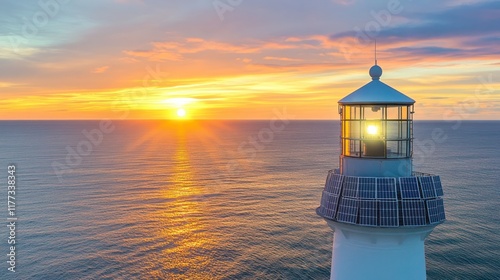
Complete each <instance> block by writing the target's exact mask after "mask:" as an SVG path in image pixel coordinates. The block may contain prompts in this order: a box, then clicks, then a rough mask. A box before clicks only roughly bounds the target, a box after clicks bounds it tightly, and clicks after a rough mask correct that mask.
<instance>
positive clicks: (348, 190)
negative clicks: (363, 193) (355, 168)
mask: <svg viewBox="0 0 500 280" xmlns="http://www.w3.org/2000/svg"><path fill="white" fill-rule="evenodd" d="M358 181H359V178H358V177H351V176H345V177H344V180H343V184H342V196H343V197H349V198H358Z"/></svg>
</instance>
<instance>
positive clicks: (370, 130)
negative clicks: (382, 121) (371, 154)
mask: <svg viewBox="0 0 500 280" xmlns="http://www.w3.org/2000/svg"><path fill="white" fill-rule="evenodd" d="M367 131H368V134H371V135H377V134H378V127H377V126H375V125H369V126H368V128H367Z"/></svg>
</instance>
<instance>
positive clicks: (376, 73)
mask: <svg viewBox="0 0 500 280" xmlns="http://www.w3.org/2000/svg"><path fill="white" fill-rule="evenodd" d="M380 76H382V68H381V67H380V66H378V65H377V64H375V65H373V66H372V68H370V77H372V80H374V81H375V80H380Z"/></svg>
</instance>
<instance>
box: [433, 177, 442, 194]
mask: <svg viewBox="0 0 500 280" xmlns="http://www.w3.org/2000/svg"><path fill="white" fill-rule="evenodd" d="M432 182H433V183H434V189H435V190H436V196H438V197H439V196H444V192H443V185H442V184H441V178H440V177H439V176H432Z"/></svg>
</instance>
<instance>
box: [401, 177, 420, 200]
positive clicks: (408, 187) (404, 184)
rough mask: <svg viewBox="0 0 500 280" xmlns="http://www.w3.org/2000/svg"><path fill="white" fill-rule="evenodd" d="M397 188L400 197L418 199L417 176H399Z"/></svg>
mask: <svg viewBox="0 0 500 280" xmlns="http://www.w3.org/2000/svg"><path fill="white" fill-rule="evenodd" d="M399 190H400V192H401V199H419V198H421V196H420V190H419V188H418V180H417V177H401V178H399Z"/></svg>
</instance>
